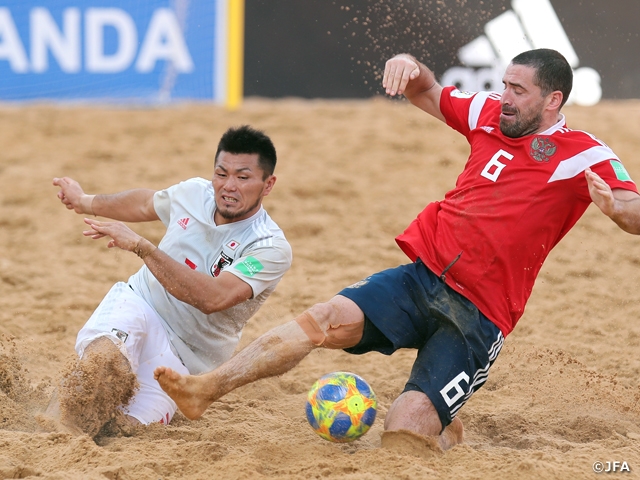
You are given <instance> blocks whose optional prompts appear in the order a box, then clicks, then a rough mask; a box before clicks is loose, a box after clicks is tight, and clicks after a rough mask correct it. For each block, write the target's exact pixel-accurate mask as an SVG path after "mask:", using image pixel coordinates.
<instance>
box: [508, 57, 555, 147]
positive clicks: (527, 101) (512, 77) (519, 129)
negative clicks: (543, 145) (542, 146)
mask: <svg viewBox="0 0 640 480" xmlns="http://www.w3.org/2000/svg"><path fill="white" fill-rule="evenodd" d="M534 74H535V70H534V69H533V68H532V67H528V66H525V65H514V64H510V65H509V66H508V67H507V70H506V72H505V74H504V77H503V79H502V82H503V83H504V92H502V100H501V105H502V113H501V115H500V131H502V133H503V134H504V135H506V136H507V137H511V138H518V137H523V136H525V135H529V134H531V133H535V132H537V131H538V129H539V128H540V125H541V124H542V112H543V111H544V107H545V97H543V96H542V91H541V90H540V87H538V86H537V85H534V83H533V76H534Z"/></svg>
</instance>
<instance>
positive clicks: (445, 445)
mask: <svg viewBox="0 0 640 480" xmlns="http://www.w3.org/2000/svg"><path fill="white" fill-rule="evenodd" d="M463 441H464V426H463V425H462V420H460V419H459V418H457V417H456V418H454V419H453V421H452V422H451V423H450V424H449V425H447V428H445V429H444V432H442V433H441V434H440V436H439V437H438V443H439V444H440V447H441V448H442V450H449V449H450V448H451V447H454V446H455V445H458V444H459V443H462V442H463Z"/></svg>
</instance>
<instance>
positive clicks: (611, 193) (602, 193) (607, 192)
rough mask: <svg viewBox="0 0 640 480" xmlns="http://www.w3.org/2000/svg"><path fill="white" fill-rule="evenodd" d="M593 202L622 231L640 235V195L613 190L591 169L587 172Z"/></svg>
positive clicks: (617, 189) (628, 191)
mask: <svg viewBox="0 0 640 480" xmlns="http://www.w3.org/2000/svg"><path fill="white" fill-rule="evenodd" d="M585 177H586V179H587V184H588V186H589V194H590V195H591V200H593V203H595V204H596V205H597V206H598V208H599V209H600V210H601V211H602V213H604V214H605V215H606V216H607V217H609V218H610V219H611V220H613V221H614V222H615V223H616V225H618V226H619V227H620V228H621V229H622V230H624V231H625V232H628V233H632V234H634V235H640V195H638V194H637V193H635V192H632V191H631V190H624V189H621V188H616V189H615V190H612V189H611V187H610V186H609V184H607V182H605V181H604V180H603V179H602V178H601V177H600V176H599V175H598V174H596V173H595V172H593V171H592V170H591V169H590V168H587V170H586V171H585Z"/></svg>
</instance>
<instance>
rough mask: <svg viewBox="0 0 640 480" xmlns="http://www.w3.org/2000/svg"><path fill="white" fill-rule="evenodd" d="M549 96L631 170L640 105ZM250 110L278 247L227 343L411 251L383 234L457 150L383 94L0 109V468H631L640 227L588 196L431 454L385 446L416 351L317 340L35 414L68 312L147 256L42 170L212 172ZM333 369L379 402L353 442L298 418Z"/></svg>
mask: <svg viewBox="0 0 640 480" xmlns="http://www.w3.org/2000/svg"><path fill="white" fill-rule="evenodd" d="M565 113H566V114H567V116H568V119H569V125H570V126H571V127H573V128H576V129H583V130H587V131H590V132H592V133H594V134H595V135H597V136H598V137H599V138H601V139H602V140H603V141H605V142H607V143H608V144H609V145H610V146H611V147H612V148H613V149H614V150H615V151H616V153H617V154H618V155H619V156H620V158H622V159H623V161H624V162H625V165H626V166H627V169H628V170H629V172H630V174H631V176H632V177H635V178H636V179H640V159H639V158H638V156H637V152H638V151H639V150H640V136H638V135H637V131H636V129H637V125H638V124H640V103H638V102H635V101H626V102H618V103H615V102H604V103H601V104H599V105H598V106H596V107H591V108H579V107H575V106H572V107H567V108H566V109H565ZM245 123H248V124H251V125H253V126H255V127H258V128H261V129H264V130H265V131H266V132H267V133H268V134H269V135H270V136H271V137H272V138H273V140H274V142H275V144H276V147H277V150H278V155H279V163H278V166H277V169H276V173H277V176H278V181H277V183H276V185H275V188H274V191H273V193H272V194H271V195H270V196H269V197H267V198H266V201H265V205H266V208H267V209H268V211H269V212H270V214H271V216H272V217H273V218H274V219H275V220H276V222H278V223H279V224H280V226H281V227H282V228H283V229H284V231H285V233H286V235H287V238H288V239H289V241H290V242H291V245H292V247H293V252H294V261H293V266H292V268H291V270H290V271H289V272H288V273H287V274H286V275H285V277H284V279H283V280H282V282H281V283H280V285H279V287H278V289H277V291H276V292H275V293H274V294H273V295H272V297H271V298H270V299H269V300H268V301H267V303H266V304H265V306H264V307H263V308H262V309H261V310H260V311H259V312H258V313H257V314H256V315H255V316H254V318H253V319H251V321H250V322H249V324H248V326H247V328H246V329H245V333H244V337H243V340H242V345H246V344H247V342H249V341H251V340H252V339H255V338H256V337H257V336H259V335H260V334H262V333H263V332H265V331H267V330H268V329H270V328H271V327H274V326H276V325H278V324H280V323H281V322H283V321H286V320H289V319H291V318H292V316H293V315H294V314H296V313H299V312H301V311H302V310H303V309H304V308H306V307H309V306H311V305H312V304H314V303H316V302H320V301H323V300H326V299H328V298H330V297H331V296H332V295H333V294H334V293H335V292H337V291H338V290H340V289H341V288H342V287H344V286H346V285H349V284H351V283H353V282H355V281H357V280H360V279H361V278H363V277H365V276H367V275H369V274H371V273H374V272H376V271H379V270H381V269H383V268H387V267H393V266H396V265H399V264H401V263H404V262H406V261H407V260H406V258H405V257H404V255H403V254H402V253H401V251H400V250H399V249H398V248H397V246H396V245H395V242H394V237H395V235H397V234H399V233H400V232H402V231H403V229H404V228H405V227H406V225H408V224H409V222H410V221H411V220H412V219H413V218H414V217H415V215H416V214H417V213H418V212H419V211H420V210H421V209H422V208H423V206H424V205H425V204H426V203H428V202H430V201H432V200H436V199H440V198H442V196H443V195H444V193H445V192H446V191H447V190H448V189H449V188H450V187H451V186H452V185H453V184H454V182H455V179H456V177H457V175H458V173H459V172H460V171H461V170H462V168H463V166H464V163H465V160H466V157H467V154H468V146H467V144H466V141H465V140H464V138H463V137H461V136H460V135H458V134H457V133H456V132H454V131H453V130H451V129H449V128H448V127H446V126H445V125H443V124H440V123H439V122H437V121H435V120H432V119H431V118H429V117H428V116H427V115H426V114H423V113H421V112H420V111H419V110H417V109H416V108H415V107H412V106H411V105H409V104H408V103H407V102H406V101H405V102H395V101H393V102H392V101H388V100H384V99H381V98H378V99H373V100H359V101H345V102H337V101H302V100H296V99H284V100H280V101H267V100H262V99H248V100H247V101H246V103H245V104H244V105H243V107H242V108H241V109H240V110H238V111H235V112H228V111H225V110H224V109H222V108H218V107H213V106H207V105H183V106H173V107H167V108H158V109H125V108H85V107H82V106H77V107H60V106H48V105H32V106H23V107H12V106H2V107H0V145H2V148H1V149H0V179H1V182H2V189H0V227H1V228H0V337H1V342H0V343H1V346H0V478H27V477H36V476H37V477H39V478H47V479H104V478H108V479H120V480H122V479H158V478H163V479H169V478H185V479H199V478H234V479H235V478H252V479H255V478H284V479H296V478H340V479H389V478H398V479H404V478H406V479H410V478H411V479H413V478H460V479H473V478H491V477H500V478H502V479H518V480H524V479H537V478H567V479H569V478H570V479H580V478H592V477H593V476H594V473H593V470H592V466H593V464H594V462H598V461H600V462H614V461H617V462H626V465H627V466H628V468H629V470H630V472H625V473H623V474H622V475H624V478H633V477H637V476H638V472H640V381H639V376H640V354H639V353H638V352H639V350H640V349H639V347H640V322H638V317H640V290H639V289H638V288H637V287H638V284H639V282H640V238H637V237H634V236H631V235H628V234H625V233H624V232H622V231H620V230H619V229H618V228H617V227H616V226H615V225H614V224H613V222H611V221H610V220H609V219H608V218H606V217H604V216H603V215H602V214H601V213H600V212H599V211H598V210H597V209H596V208H595V207H593V206H592V207H590V208H589V209H588V211H587V213H586V214H585V216H584V217H583V218H582V219H581V220H580V221H579V222H578V224H577V226H576V227H575V228H574V229H573V231H571V233H570V234H569V235H568V236H567V237H566V238H565V239H564V240H563V241H562V242H561V243H560V245H559V246H558V247H557V248H556V249H555V250H554V251H553V252H552V253H551V255H550V257H549V259H548V261H547V263H546V264H545V266H544V268H543V270H542V272H541V274H540V277H539V278H538V282H537V284H536V287H535V289H534V293H533V295H532V297H531V300H530V302H529V305H528V307H527V310H526V312H525V315H524V317H523V318H522V320H521V321H520V323H519V324H518V326H517V328H516V329H515V331H514V332H513V333H512V334H511V335H510V336H509V337H508V338H507V340H506V342H505V346H504V349H503V351H502V353H501V355H500V357H499V358H498V360H497V362H496V364H495V365H494V367H493V369H492V373H491V375H490V377H489V380H488V382H487V383H486V385H485V387H484V388H482V389H481V390H480V391H479V392H478V393H476V394H475V395H474V397H472V398H471V400H470V401H469V402H468V403H467V405H466V406H465V407H464V408H463V409H462V411H461V413H460V415H459V417H460V418H461V419H462V421H463V422H464V424H465V426H466V435H467V436H466V442H465V443H464V444H462V445H459V446H457V447H455V448H453V449H452V450H450V451H448V452H447V453H445V454H434V453H433V452H432V451H430V450H429V449H421V448H418V447H419V445H418V446H416V445H415V444H409V443H406V442H405V444H402V443H400V444H399V445H398V448H397V449H394V450H388V449H382V448H380V445H381V433H382V429H383V428H382V425H383V421H384V417H385V413H386V411H387V409H388V408H389V405H390V404H391V402H392V401H393V399H394V398H395V397H396V396H397V395H398V394H399V392H400V391H401V389H402V387H403V385H404V382H405V380H406V378H407V376H408V373H409V370H410V367H411V364H412V362H413V359H414V357H415V352H413V351H410V350H403V351H400V352H398V353H396V354H394V355H393V356H391V357H385V356H383V355H380V354H377V353H370V354H366V355H363V356H350V355H347V354H346V353H343V352H334V351H333V352H332V351H315V352H312V354H311V355H309V356H308V357H307V358H306V359H304V360H303V361H302V363H301V364H300V365H299V366H298V367H297V368H295V369H294V370H292V371H291V372H289V373H287V374H285V375H283V376H281V377H278V378H272V379H268V380H263V381H259V382H257V383H255V384H252V385H248V386H245V387H242V388H240V389H238V390H236V391H235V392H232V393H231V394H229V395H227V396H226V397H223V398H222V399H221V400H220V401H219V402H216V403H214V404H213V405H212V406H211V408H210V409H209V410H208V411H207V412H206V414H205V415H204V417H203V418H202V419H200V420H197V421H189V420H187V419H186V418H185V417H184V416H182V415H181V414H177V415H176V417H175V418H174V420H173V421H172V423H171V424H170V425H169V426H162V425H151V426H148V427H141V428H137V429H130V430H128V431H123V430H118V429H114V430H113V431H106V432H103V433H102V434H101V435H98V437H97V438H96V439H95V440H93V439H91V438H90V437H89V436H87V435H81V436H72V435H69V434H65V433H42V432H39V431H38V423H37V422H36V420H35V417H36V416H37V415H38V412H40V411H41V410H42V409H43V408H44V407H45V406H46V403H47V401H48V398H49V396H50V394H51V392H52V390H53V387H54V385H55V384H56V383H57V382H59V380H60V378H61V374H62V372H63V371H64V369H65V366H66V365H68V364H69V362H72V361H73V359H74V355H75V354H74V351H73V345H74V341H75V335H76V333H77V331H78V330H79V329H80V327H81V326H82V325H83V324H84V322H85V321H86V319H87V318H88V317H89V315H90V314H91V312H92V311H93V309H94V308H95V307H96V306H97V304H98V303H99V302H100V300H101V299H102V297H103V296H104V295H105V294H106V293H107V291H108V290H109V288H110V287H111V285H112V284H113V283H114V282H116V281H119V280H126V279H127V278H128V276H129V275H130V274H131V273H133V272H135V271H136V270H137V269H138V268H139V267H140V266H141V261H140V259H139V258H137V257H136V256H135V255H133V254H131V253H127V252H123V251H118V250H117V249H107V248H106V241H104V240H99V241H93V240H90V239H87V238H85V237H83V236H82V234H81V232H82V230H83V229H84V224H83V222H82V217H81V216H79V215H76V214H74V213H73V212H70V211H67V210H66V209H65V208H64V207H63V206H62V205H61V204H60V203H59V201H58V200H57V198H56V193H57V189H56V188H55V187H53V186H52V185H51V180H52V178H53V177H56V176H63V175H67V176H71V177H73V178H75V179H76V180H78V181H79V182H81V184H82V185H83V186H84V187H85V189H86V191H87V192H88V193H102V192H104V193H106V192H114V191H119V190H124V189H128V188H135V187H147V188H154V189H159V188H163V187H166V186H169V185H171V184H173V183H176V182H178V181H180V180H182V179H186V178H190V177H194V176H202V177H209V176H210V175H211V172H212V163H213V155H214V153H215V150H216V146H217V141H218V139H219V137H220V135H221V134H222V132H223V131H224V130H226V128H227V127H229V126H232V125H240V124H245ZM133 228H134V229H136V231H138V232H140V233H141V234H143V235H146V236H147V237H148V238H149V239H151V240H152V241H154V242H157V241H158V240H159V239H160V238H161V236H162V234H163V232H164V228H163V226H162V225H161V224H160V223H150V224H143V225H134V227H133ZM335 370H350V371H353V372H355V373H358V374H359V375H361V376H362V377H364V378H365V379H366V380H367V381H368V382H369V383H370V384H371V386H372V387H373V389H374V390H375V391H376V393H377V395H378V399H379V404H380V406H379V411H378V418H377V419H376V422H375V424H374V426H373V428H372V429H371V430H370V431H369V433H367V435H365V436H364V437H362V438H361V439H360V440H358V441H356V442H354V443H352V444H332V443H329V442H327V441H325V440H323V439H321V438H320V437H319V436H317V435H316V434H315V433H314V432H313V431H312V430H311V428H310V427H309V426H308V424H307V421H306V419H305V415H304V403H305V397H306V392H307V390H308V389H309V388H310V387H311V385H312V384H313V383H314V381H315V380H316V379H317V378H318V377H320V376H321V375H323V374H325V373H327V372H331V371H335ZM621 465H625V464H622V463H621ZM605 468H607V467H606V463H605ZM611 468H612V467H611ZM617 468H618V469H619V468H620V466H618V467H617Z"/></svg>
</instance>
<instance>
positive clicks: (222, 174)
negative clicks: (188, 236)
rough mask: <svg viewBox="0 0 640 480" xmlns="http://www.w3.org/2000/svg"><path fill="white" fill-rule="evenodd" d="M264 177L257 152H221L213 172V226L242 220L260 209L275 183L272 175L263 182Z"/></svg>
mask: <svg viewBox="0 0 640 480" xmlns="http://www.w3.org/2000/svg"><path fill="white" fill-rule="evenodd" d="M263 176H264V170H262V168H260V165H259V164H258V154H257V153H255V154H247V153H241V154H237V155H235V154H232V153H228V152H225V151H221V152H220V154H219V155H218V158H217V161H216V164H215V170H214V173H213V189H214V191H215V201H216V212H215V215H214V220H215V222H216V224H218V225H221V224H225V223H231V222H238V221H240V220H244V219H245V218H249V217H250V216H252V215H253V214H254V213H256V212H257V211H258V210H259V209H260V205H261V204H262V198H263V197H265V196H267V195H268V194H269V192H271V189H272V188H273V184H274V183H275V182H276V177H275V176H274V175H269V176H267V178H266V179H264V178H263Z"/></svg>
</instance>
